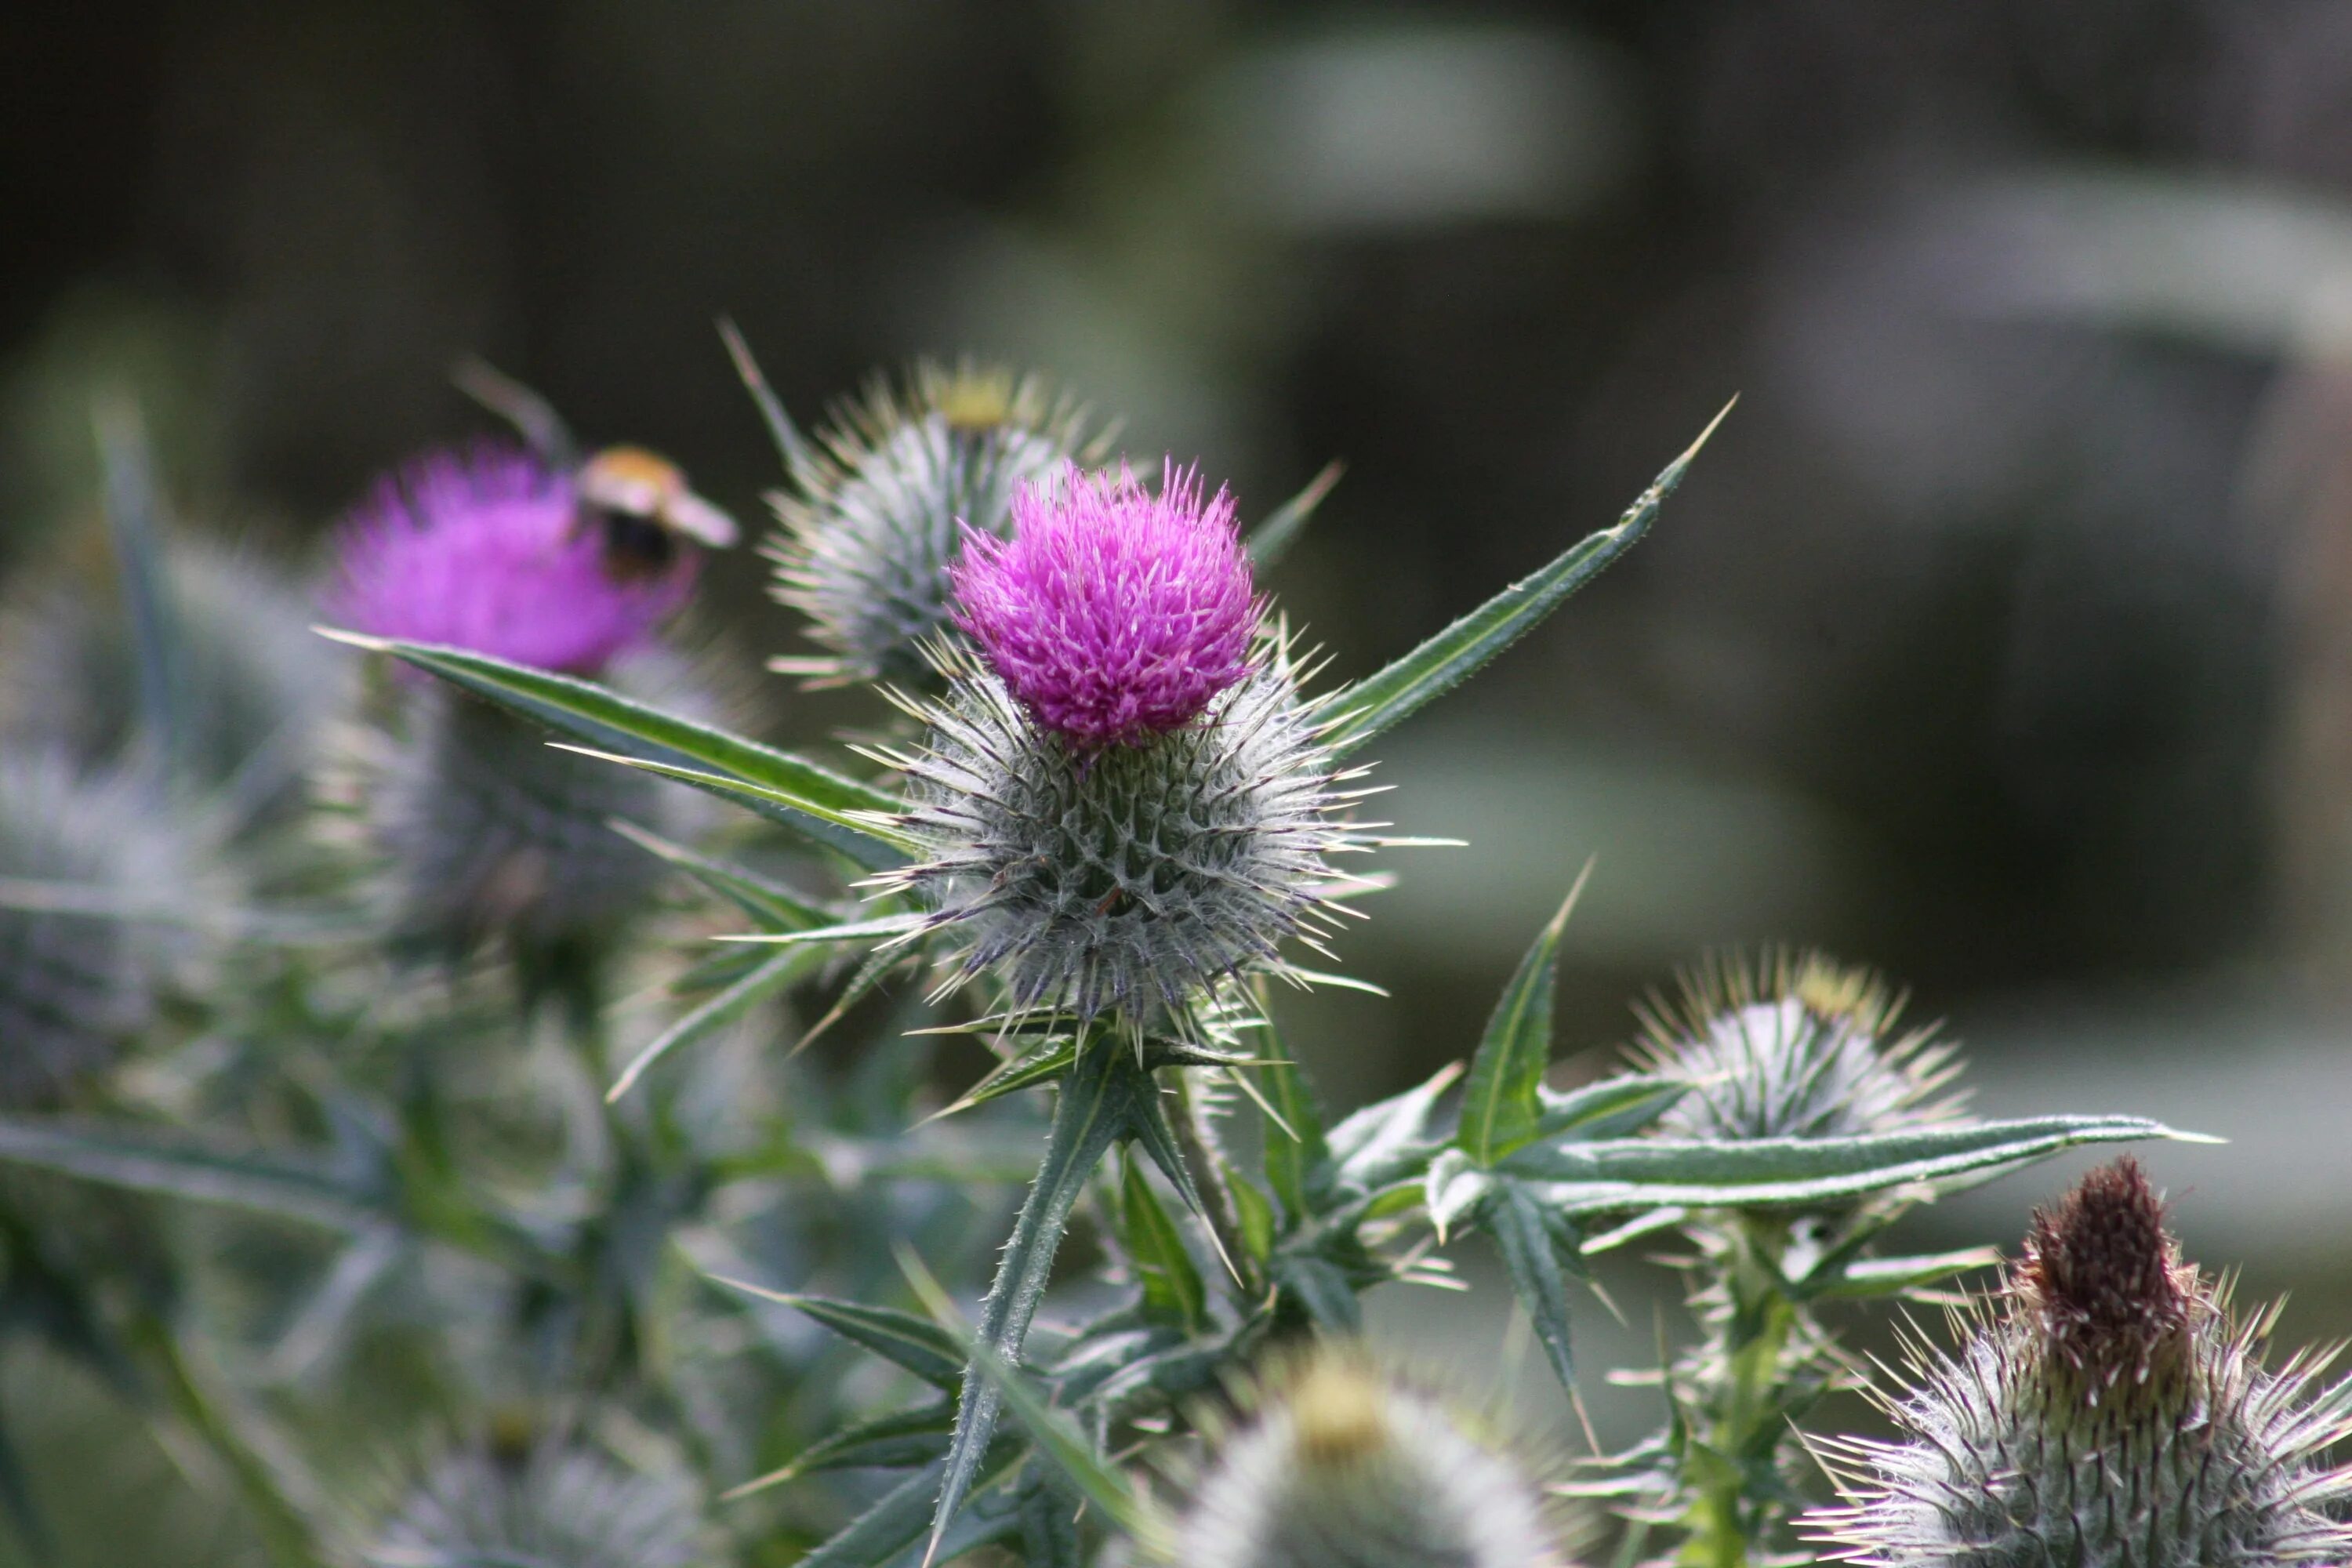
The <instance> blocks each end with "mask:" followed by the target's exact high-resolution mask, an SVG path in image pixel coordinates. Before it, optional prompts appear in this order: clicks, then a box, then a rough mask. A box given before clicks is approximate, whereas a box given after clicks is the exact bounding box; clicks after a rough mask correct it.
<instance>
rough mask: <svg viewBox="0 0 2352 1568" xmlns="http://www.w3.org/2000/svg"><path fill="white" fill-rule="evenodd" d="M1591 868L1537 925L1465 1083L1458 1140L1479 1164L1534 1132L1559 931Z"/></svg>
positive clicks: (1547, 1051)
mask: <svg viewBox="0 0 2352 1568" xmlns="http://www.w3.org/2000/svg"><path fill="white" fill-rule="evenodd" d="M1591 874H1592V862H1591V861H1590V860H1587V861H1586V862H1585V863H1584V869H1583V870H1582V871H1581V872H1580V873H1579V874H1578V875H1577V879H1576V883H1575V885H1574V886H1573V887H1571V888H1570V889H1569V890H1568V897H1567V899H1565V900H1562V902H1561V904H1560V906H1559V912H1558V913H1557V914H1555V915H1553V916H1552V917H1551V920H1550V921H1549V923H1548V924H1546V925H1545V927H1544V928H1543V930H1542V931H1539V932H1538V933H1537V935H1536V940H1535V945H1533V946H1532V947H1530V948H1528V951H1527V955H1526V956H1525V957H1523V958H1521V959H1520V960H1519V967H1518V972H1517V973H1515V974H1513V975H1512V976H1511V983H1510V984H1508V985H1506V986H1505V987H1503V995H1502V999H1501V1000H1500V1001H1498V1002H1496V1004H1495V1013H1494V1016H1492V1017H1490V1018H1488V1019H1487V1020H1486V1035H1485V1036H1484V1037H1482V1038H1481V1039H1480V1040H1479V1042H1478V1054H1477V1055H1476V1056H1475V1058H1472V1059H1471V1062H1470V1077H1469V1079H1468V1080H1467V1081H1466V1082H1465V1083H1464V1085H1463V1087H1462V1125H1461V1128H1460V1130H1459V1131H1457V1132H1456V1133H1455V1134H1454V1142H1455V1143H1456V1144H1458V1145H1459V1146H1460V1147H1461V1150H1462V1152H1464V1153H1465V1154H1467V1155H1469V1156H1470V1158H1471V1159H1472V1160H1474V1161H1475V1162H1476V1163H1479V1164H1481V1165H1491V1164H1493V1163H1495V1162H1496V1161H1497V1160H1499V1159H1501V1158H1502V1157H1503V1156H1504V1155H1506V1154H1507V1153H1509V1152H1511V1151H1512V1150H1514V1149H1516V1148H1517V1147H1518V1146H1519V1145H1520V1144H1522V1143H1525V1142H1528V1140H1529V1139H1531V1138H1533V1137H1534V1136H1535V1135H1536V1127H1537V1123H1538V1118H1539V1116H1540V1113H1541V1110H1542V1105H1541V1103H1540V1101H1539V1100H1538V1091H1539V1090H1540V1089H1542V1087H1543V1079H1544V1070H1545V1069H1546V1068H1549V1067H1550V1066H1551V998H1552V992H1553V989H1554V988H1555V986H1556V985H1557V984H1558V983H1559V933H1560V931H1561V930H1562V929H1563V928H1565V927H1566V926H1567V924H1568V917H1569V915H1570V912H1571V911H1573V910H1575V908H1576V899H1577V895H1578V894H1580V893H1581V892H1583V891H1584V881H1585V879H1586V878H1587V877H1590V876H1591Z"/></svg>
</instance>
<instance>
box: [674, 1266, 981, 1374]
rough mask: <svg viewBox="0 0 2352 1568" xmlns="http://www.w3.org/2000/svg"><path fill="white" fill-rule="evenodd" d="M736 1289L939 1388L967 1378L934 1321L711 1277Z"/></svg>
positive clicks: (956, 1350)
mask: <svg viewBox="0 0 2352 1568" xmlns="http://www.w3.org/2000/svg"><path fill="white" fill-rule="evenodd" d="M710 1278H711V1279H715V1280H717V1281H718V1282H719V1284H721V1285H725V1286H727V1287H729V1288H730V1289H736V1290H740V1291H742V1292H743V1293H744V1294H746V1295H750V1296H757V1297H758V1298H759V1299H760V1300H763V1301H774V1302H776V1303H777V1304H779V1305H780V1306H785V1307H796V1308H798V1309H799V1310H802V1311H803V1312H806V1313H807V1314H808V1315H809V1316H810V1317H812V1318H814V1319H815V1320H816V1321H818V1322H820V1323H823V1324H824V1326H825V1327H826V1328H828V1329H831V1330H832V1331H834V1332H835V1333H836V1334H839V1335H840V1336H841V1337H842V1338H843V1339H845V1340H855V1341H856V1342H857V1343H859V1344H861V1345H864V1346H865V1347H866V1349H867V1350H870V1351H872V1352H874V1353H875V1354H877V1355H878V1356H881V1357H883V1358H884V1359H885V1360H887V1361H891V1362H895V1363H898V1365H900V1366H903V1367H905V1368H906V1369H907V1370H908V1372H911V1373H914V1374H915V1375H916V1376H917V1377H919V1378H921V1379H922V1380H923V1381H924V1382H925V1383H928V1384H930V1385H931V1386H932V1387H934V1388H940V1389H947V1390H950V1391H952V1390H953V1389H954V1388H955V1387H956V1385H957V1384H958V1383H959V1382H960V1381H961V1379H962V1376H963V1362H964V1355H963V1347H961V1345H959V1344H957V1343H956V1342H955V1336H954V1335H952V1334H950V1333H948V1332H946V1331H944V1330H942V1329H941V1328H940V1326H939V1325H938V1324H937V1323H934V1322H932V1321H930V1320H929V1318H923V1317H918V1316H917V1315H916V1314H914V1313H912V1312H902V1311H899V1310H898V1309H897V1308H895V1307H869V1306H866V1304H864V1303H863V1302H859V1301H837V1300H834V1299H833V1298H831V1297H829V1296H808V1295H803V1294H800V1293H798V1292H795V1291H791V1290H771V1289H768V1288H767V1287H766V1286H764V1285H754V1284H751V1283H750V1282H749V1281H748V1280H742V1279H729V1278H727V1277H726V1276H724V1275H719V1274H714V1275H712V1276H711V1277H710Z"/></svg>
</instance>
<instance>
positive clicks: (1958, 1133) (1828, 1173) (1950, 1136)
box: [1501, 1116, 2198, 1214]
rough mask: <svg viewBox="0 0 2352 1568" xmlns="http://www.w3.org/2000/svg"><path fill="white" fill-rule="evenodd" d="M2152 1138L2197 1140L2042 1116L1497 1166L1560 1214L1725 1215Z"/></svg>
mask: <svg viewBox="0 0 2352 1568" xmlns="http://www.w3.org/2000/svg"><path fill="white" fill-rule="evenodd" d="M2146 1138H2174V1139H2186V1140H2189V1141H2191V1142H2194V1141H2197V1139H2198V1135H2197V1134H2194V1133H2181V1132H2176V1131H2173V1130H2172V1129H2171V1128H2168V1127H2166V1126H2165V1125H2163V1124H2162V1123H2161V1122H2156V1121H2146V1120H2144V1119H2142V1118H2139V1117H2136V1116H2043V1117H2035V1118H2032V1119H2029V1120H2025V1121H1986V1122H1974V1123H1969V1122H1963V1123H1959V1124H1958V1125H1955V1126H1948V1127H1929V1128H1921V1129H1916V1130H1913V1131H1906V1132H1891V1133H1883V1134H1880V1135H1877V1136H1874V1137H1866V1138H1814V1139H1808V1138H1772V1139H1759V1140H1757V1141H1755V1142H1746V1143H1685V1142H1673V1141H1669V1140H1665V1139H1626V1140H1622V1141H1619V1142H1602V1143H1578V1142H1564V1143H1531V1144H1529V1145H1528V1146H1527V1147H1526V1148H1524V1149H1520V1150H1518V1151H1517V1152H1515V1153H1513V1154H1511V1155H1509V1156H1508V1157H1507V1158H1506V1159H1505V1160H1504V1161H1503V1163H1502V1166H1501V1169H1503V1170H1505V1171H1507V1172H1509V1173H1512V1174H1515V1175H1518V1176H1522V1177H1526V1178H1528V1179H1529V1180H1532V1181H1537V1182H1540V1183H1543V1184H1545V1187H1546V1194H1547V1196H1548V1197H1549V1200H1550V1202H1551V1203H1552V1205H1553V1206H1554V1208H1555V1209H1556V1211H1557V1212H1560V1213H1563V1214H1590V1213H1602V1212H1607V1211H1610V1210H1622V1209H1629V1208H1647V1207H1650V1206H1652V1205H1670V1204H1671V1205H1682V1206H1684V1207H1687V1208H1727V1207H1738V1206H1742V1205H1789V1204H1814V1203H1827V1202H1833V1201H1836V1200H1838V1199H1843V1198H1851V1197H1857V1196H1860V1195H1862V1194H1866V1193H1874V1192H1880V1191H1884V1190H1885V1189H1886V1188H1888V1187H1894V1186H1900V1185H1903V1184H1907V1183H1912V1182H1933V1181H1942V1180H1947V1179H1948V1178H1951V1177H1954V1176H1959V1175H1964V1174H1967V1173H1971V1172H1979V1171H1985V1170H1990V1169H1994V1168H1997V1167H2000V1166H2004V1165H2016V1164H2022V1163H2026V1162H2029V1161H2032V1160H2039V1159H2042V1158H2043V1157H2045V1156H2047V1155H2050V1154H2054V1153H2056V1152H2058V1151H2059V1150H2061V1149H2066V1148H2071V1147H2073V1146H2074V1145H2076V1144H2082V1143H2122V1142H2137V1141H2138V1140H2141V1139H2146Z"/></svg>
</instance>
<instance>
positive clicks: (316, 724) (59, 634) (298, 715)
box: [0, 541, 345, 826]
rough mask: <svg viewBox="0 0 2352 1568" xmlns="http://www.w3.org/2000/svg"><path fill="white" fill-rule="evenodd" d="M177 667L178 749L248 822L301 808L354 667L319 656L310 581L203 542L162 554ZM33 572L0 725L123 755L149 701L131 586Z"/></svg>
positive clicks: (14, 613)
mask: <svg viewBox="0 0 2352 1568" xmlns="http://www.w3.org/2000/svg"><path fill="white" fill-rule="evenodd" d="M82 576H83V574H79V573H72V574H68V575H64V576H60V577H58V578H55V579H48V578H42V579H35V580H34V581H32V582H31V583H29V584H27V587H26V591H25V592H23V593H21V594H20V595H17V596H16V597H15V598H14V599H13V600H12V601H11V602H10V603H9V604H8V605H6V606H5V607H0V671H5V675H0V732H6V733H7V734H9V735H10V737H11V738H12V740H15V741H18V742H31V743H42V744H51V745H56V746H58V747H60V748H62V749H64V750H65V751H66V752H68V753H69V754H70V755H71V756H72V757H73V758H74V760H75V761H76V762H77V763H79V765H81V766H83V767H93V766H101V765H108V764H112V763H118V762H120V761H121V760H122V759H123V758H124V756H125V755H126V752H127V749H128V747H129V746H130V744H131V740H132V733H133V730H134V726H135V721H136V720H137V718H138V714H139V708H140V701H141V698H140V693H139V689H138V688H139V680H140V671H139V667H138V654H137V651H136V649H135V648H134V647H133V641H132V634H131V626H130V624H129V619H130V618H129V616H127V615H126V614H125V613H124V611H123V608H122V595H121V592H120V590H119V589H118V588H117V587H116V586H115V585H114V584H113V583H111V582H100V581H98V580H97V576H98V574H96V573H94V572H93V573H90V574H88V576H89V580H87V581H85V580H81V579H82ZM163 576H164V582H163V584H162V585H163V589H164V591H165V593H166V594H167V595H168V600H167V603H166V605H165V606H164V608H165V611H166V613H167V614H169V616H171V621H172V625H171V627H170V631H169V639H170V646H171V650H172V656H173V660H172V666H171V668H169V669H168V670H167V671H166V672H165V673H166V675H167V677H168V678H169V679H170V680H171V682H172V698H173V703H172V706H173V719H174V721H175V724H176V729H177V732H176V733H174V734H173V736H172V737H170V739H171V741H172V742H173V751H174V753H175V754H174V755H173V757H172V758H171V759H170V761H171V762H173V763H174V764H175V765H176V768H177V770H178V776H180V777H182V778H184V779H185V780H187V781H188V782H190V783H192V784H194V785H195V787H196V788H197V789H198V790H199V791H201V792H203V793H204V794H205V796H206V797H207V799H208V801H209V800H217V801H218V802H219V803H220V804H221V805H224V806H225V807H226V808H227V809H228V810H230V811H231V812H232V813H233V814H234V817H233V820H232V822H231V824H230V826H241V825H242V824H243V823H245V822H248V821H250V820H252V819H253V818H254V817H255V816H258V815H261V814H264V813H266V812H267V811H268V810H269V809H271V808H273V807H280V806H285V805H291V804H292V803H293V802H294V801H295V800H296V799H297V798H298V797H299V791H298V790H297V789H296V788H295V787H294V785H295V784H296V781H297V780H298V779H299V775H300V772H301V770H302V767H303V765H304V764H305V763H306V762H307V761H308V760H309V756H310V744H311V742H312V741H313V740H314V738H315V736H316V734H317V732H318V731H319V729H320V726H321V725H322V724H323V722H324V721H325V720H326V718H327V716H328V714H329V713H330V712H331V711H332V710H333V709H334V706H335V704H336V702H337V701H338V700H339V699H340V698H341V695H342V687H343V682H342V676H343V674H344V673H345V672H344V671H343V669H342V668H341V666H340V665H339V664H338V663H337V661H335V660H332V659H322V658H320V657H319V640H318V638H317V637H315V636H313V635H312V634H311V631H310V625H311V623H312V622H313V621H314V620H316V619H317V616H316V614H315V613H314V612H313V610H312V608H311V605H310V601H309V599H308V597H307V595H304V594H303V593H302V592H301V591H300V589H299V588H298V587H297V586H296V585H295V584H292V583H290V582H289V581H287V580H286V579H285V578H283V577H282V576H281V575H280V574H278V573H277V572H275V571H273V570H270V569H269V568H268V567H267V566H266V565H265V564H264V563H261V562H259V561H257V560H256V559H254V558H252V557H250V556H247V555H246V554H243V553H240V552H233V551H228V550H224V549H221V548H219V547H217V546H215V545H211V544H207V543H204V542H193V541H174V542H172V543H171V544H170V545H169V546H168V547H167V548H166V549H165V550H164V551H163Z"/></svg>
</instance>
